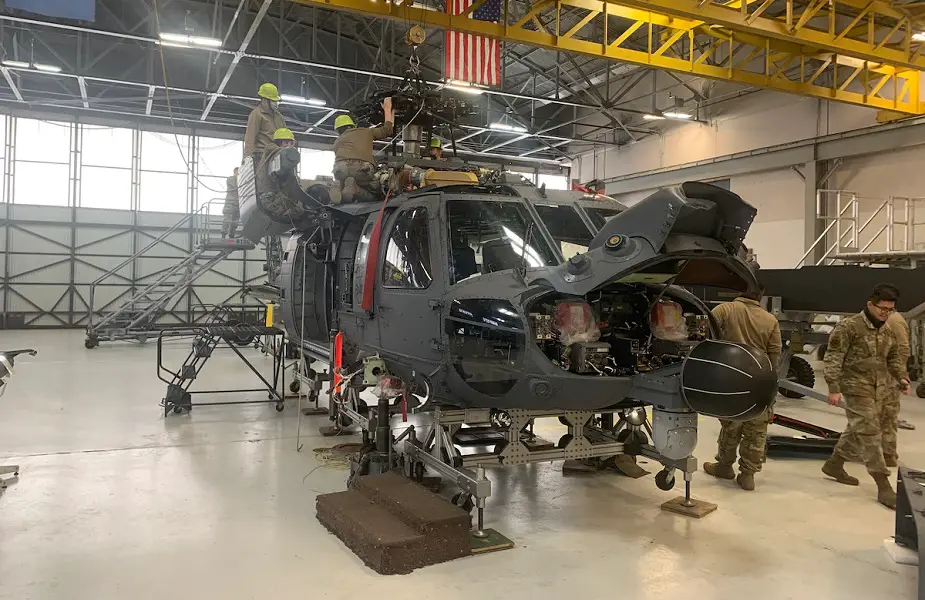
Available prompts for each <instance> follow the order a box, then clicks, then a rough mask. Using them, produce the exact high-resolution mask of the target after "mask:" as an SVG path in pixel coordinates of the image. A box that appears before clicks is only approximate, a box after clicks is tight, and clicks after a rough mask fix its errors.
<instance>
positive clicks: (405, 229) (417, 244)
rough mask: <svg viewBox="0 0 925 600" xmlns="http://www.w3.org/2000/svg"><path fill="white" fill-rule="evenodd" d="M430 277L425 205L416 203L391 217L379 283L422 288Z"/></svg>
mask: <svg viewBox="0 0 925 600" xmlns="http://www.w3.org/2000/svg"><path fill="white" fill-rule="evenodd" d="M431 281H433V277H432V276H431V272H430V238H429V237H428V234H427V209H426V208H424V207H423V206H417V207H414V208H410V209H408V210H405V211H403V212H402V213H401V214H400V215H398V219H397V220H396V221H395V226H394V227H393V228H392V234H391V235H390V236H389V245H388V247H386V250H385V264H384V265H383V268H382V284H383V285H384V286H385V287H387V288H404V289H424V288H426V287H429V286H430V283H431Z"/></svg>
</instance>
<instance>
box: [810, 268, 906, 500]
mask: <svg viewBox="0 0 925 600" xmlns="http://www.w3.org/2000/svg"><path fill="white" fill-rule="evenodd" d="M898 298H899V291H898V290H897V289H896V288H895V287H894V286H892V285H889V284H880V285H878V286H877V287H875V288H874V290H873V292H872V293H871V295H870V297H869V298H868V300H867V305H866V306H865V308H864V310H863V311H862V312H861V313H858V314H857V315H854V316H851V317H848V318H847V319H844V320H842V321H841V322H840V323H839V324H838V325H837V326H836V327H835V330H834V331H832V334H831V335H830V336H829V346H828V350H827V351H826V353H825V369H824V374H825V381H826V383H827V384H828V385H829V404H832V405H836V406H838V405H841V406H844V408H845V413H847V417H848V427H847V428H846V429H845V431H844V433H842V434H841V436H840V437H839V438H838V443H837V444H836V445H835V450H834V451H833V452H832V456H831V457H830V458H829V460H827V461H826V463H825V465H823V467H822V472H823V473H825V474H826V475H828V476H829V477H831V478H833V479H835V480H836V481H838V482H839V483H843V484H845V485H858V480H857V478H856V477H852V476H851V475H849V474H848V472H847V471H845V462H846V461H862V462H864V464H865V465H867V472H868V473H870V475H871V477H873V479H874V481H875V482H876V483H877V501H878V502H880V503H881V504H883V505H884V506H887V507H889V508H892V509H895V508H896V492H895V491H893V488H892V486H890V472H889V470H888V469H887V467H886V462H885V461H884V458H883V445H882V443H883V432H882V427H883V426H882V419H883V411H884V405H885V404H888V403H889V402H890V399H891V398H892V397H893V395H894V394H895V392H896V389H897V387H898V386H897V382H898V385H899V387H900V388H901V389H902V391H903V392H904V393H908V392H909V375H908V374H907V373H906V361H905V359H904V357H903V350H902V348H901V347H900V341H899V340H898V339H897V337H896V333H895V330H894V328H893V327H889V326H887V327H884V325H886V323H887V320H888V319H889V317H890V315H892V314H893V313H894V312H895V311H896V301H897V299H898Z"/></svg>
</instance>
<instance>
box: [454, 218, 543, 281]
mask: <svg viewBox="0 0 925 600" xmlns="http://www.w3.org/2000/svg"><path fill="white" fill-rule="evenodd" d="M446 206H447V227H448V228H449V239H450V284H451V285H453V284H456V283H458V282H460V281H462V280H464V279H468V278H470V277H476V276H478V275H483V274H485V273H493V272H495V271H503V270H505V269H513V268H514V267H516V266H518V265H519V264H520V261H521V260H523V261H524V262H525V263H526V266H527V267H542V266H552V265H556V264H558V262H559V261H558V259H557V258H556V255H555V253H554V252H553V251H552V249H551V248H550V247H549V245H548V244H547V243H546V242H545V241H544V238H543V236H542V233H541V232H540V231H539V226H538V225H537V224H536V223H535V222H534V220H533V218H532V217H531V216H530V213H529V212H528V211H527V208H526V207H525V206H524V205H523V204H522V203H521V202H519V201H516V202H510V201H498V200H449V201H448V202H447V203H446ZM524 240H526V243H525V242H524Z"/></svg>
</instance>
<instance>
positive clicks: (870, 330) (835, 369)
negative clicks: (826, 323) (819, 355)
mask: <svg viewBox="0 0 925 600" xmlns="http://www.w3.org/2000/svg"><path fill="white" fill-rule="evenodd" d="M823 374H824V375H825V381H826V383H828V384H829V392H832V393H844V394H847V395H849V396H865V397H870V398H874V397H877V396H883V395H884V394H890V393H892V392H893V391H895V389H896V385H897V380H899V379H908V377H909V376H908V374H907V373H906V364H905V360H904V359H903V356H902V351H901V348H900V342H899V340H898V339H897V337H896V332H895V330H894V328H893V327H890V326H889V325H888V324H884V325H883V326H882V327H880V328H877V327H874V326H873V325H872V324H871V322H870V321H869V320H868V319H867V315H865V314H864V313H863V312H861V313H858V314H856V315H853V316H851V317H848V318H847V319H844V320H843V321H842V322H841V323H839V324H838V326H836V327H835V330H834V331H833V332H832V334H831V335H830V336H829V346H828V349H827V350H826V353H825V368H824V370H823Z"/></svg>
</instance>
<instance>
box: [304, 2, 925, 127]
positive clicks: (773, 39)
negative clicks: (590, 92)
mask: <svg viewBox="0 0 925 600" xmlns="http://www.w3.org/2000/svg"><path fill="white" fill-rule="evenodd" d="M294 1H295V2H298V3H301V4H306V5H310V6H317V7H321V8H327V9H330V10H343V11H349V12H354V13H359V14H363V15H369V16H375V17H385V18H392V19H398V20H402V21H405V22H406V23H420V24H423V25H425V26H427V27H437V28H440V29H447V30H455V31H460V32H465V33H472V34H476V35H482V36H487V37H492V38H496V39H499V40H504V41H509V42H513V43H517V44H526V45H530V46H538V47H541V48H547V49H550V50H557V51H562V52H575V53H579V54H585V55H588V56H594V57H597V58H604V59H612V60H616V61H620V62H626V63H632V64H637V65H645V66H650V67H656V68H659V69H666V70H670V71H676V72H679V73H689V74H691V75H696V76H698V77H707V78H710V79H719V80H723V81H731V82H735V83H741V84H744V85H748V86H756V87H762V88H768V89H772V90H778V91H782V92H789V93H793V94H799V95H803V96H814V97H817V98H825V99H828V100H836V101H839V102H847V103H850V104H859V105H862V106H869V107H872V108H878V109H884V110H889V111H895V112H898V113H904V114H912V115H918V114H925V98H922V96H921V94H920V91H919V90H920V87H921V71H922V70H925V19H923V18H922V17H921V15H922V14H923V12H922V10H923V8H925V1H923V2H914V3H911V4H902V5H899V4H891V3H889V2H885V1H882V0H872V1H867V0H732V1H729V0H722V1H717V2H713V1H712V0H503V2H504V4H503V14H502V19H501V22H500V23H492V22H487V21H480V20H475V19H472V18H470V15H471V13H472V12H474V11H475V10H476V9H477V8H478V7H479V6H481V5H482V4H484V3H485V2H486V1H487V0H476V2H475V3H474V4H473V5H472V6H471V7H470V8H469V9H468V10H467V11H466V12H465V13H463V14H461V15H450V14H447V13H445V12H442V11H438V10H431V9H427V8H425V7H423V5H421V4H419V3H418V2H415V1H414V0H391V1H390V0H294Z"/></svg>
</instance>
